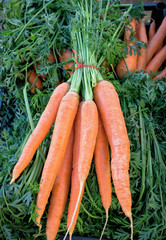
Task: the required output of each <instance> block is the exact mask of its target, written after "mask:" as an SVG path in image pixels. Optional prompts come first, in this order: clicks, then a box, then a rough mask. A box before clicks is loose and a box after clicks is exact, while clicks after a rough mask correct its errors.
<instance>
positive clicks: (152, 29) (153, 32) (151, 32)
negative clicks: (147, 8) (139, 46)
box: [148, 21, 156, 43]
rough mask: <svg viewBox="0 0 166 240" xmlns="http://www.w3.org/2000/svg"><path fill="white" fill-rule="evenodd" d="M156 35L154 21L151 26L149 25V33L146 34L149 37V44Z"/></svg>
mask: <svg viewBox="0 0 166 240" xmlns="http://www.w3.org/2000/svg"><path fill="white" fill-rule="evenodd" d="M155 33H156V23H155V21H153V22H152V23H151V24H150V27H149V32H148V35H149V43H150V42H151V40H152V38H153V37H154V35H155Z"/></svg>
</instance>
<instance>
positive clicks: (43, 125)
mask: <svg viewBox="0 0 166 240" xmlns="http://www.w3.org/2000/svg"><path fill="white" fill-rule="evenodd" d="M69 86H70V85H69V83H62V84H61V85H59V86H58V87H57V88H56V89H55V90H54V92H53V93H52V95H51V97H50V100H49V102H48V104H47V106H46V108H45V110H44V112H43V113H42V115H41V117H40V119H39V122H38V124H37V126H36V128H35V129H34V131H33V132H32V134H31V135H30V137H29V139H28V141H27V143H26V144H25V147H24V149H23V151H22V153H21V156H20V158H19V160H18V162H17V164H16V165H15V166H14V169H13V173H12V180H11V182H10V184H12V183H13V182H14V181H15V180H16V179H17V178H18V177H19V176H20V174H21V173H22V171H23V170H24V169H25V168H26V167H27V166H28V164H29V163H30V161H31V160H32V158H33V156H34V154H35V152H36V150H37V149H38V147H39V145H40V144H41V142H42V141H43V139H44V138H45V136H46V135H47V133H48V131H49V130H50V128H51V126H52V124H53V123H54V121H55V118H56V114H57V111H58V108H59V104H60V102H61V100H62V98H63V97H64V96H65V94H66V93H67V91H68V90H69Z"/></svg>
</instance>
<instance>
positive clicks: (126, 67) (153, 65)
mask: <svg viewBox="0 0 166 240" xmlns="http://www.w3.org/2000/svg"><path fill="white" fill-rule="evenodd" d="M155 28H156V24H155V21H154V20H153V21H152V23H151V24H150V27H149V32H148V34H147V32H146V27H145V24H144V22H143V21H136V20H135V18H132V21H131V22H130V23H129V24H128V25H126V27H125V33H124V41H129V43H127V45H128V49H129V47H130V45H131V46H133V45H134V44H135V42H133V41H131V42H130V36H131V33H135V35H136V39H137V40H138V41H142V42H144V43H145V44H146V46H145V47H144V48H141V49H140V55H137V54H134V52H133V50H132V54H129V53H128V54H127V56H126V58H124V59H121V61H120V62H119V63H118V65H117V66H116V73H117V75H118V77H119V78H123V77H124V76H125V74H126V73H127V72H128V71H129V72H134V71H136V70H137V71H141V70H144V71H145V72H147V73H148V74H150V75H151V74H154V73H156V72H157V71H159V69H160V67H161V66H162V64H163V62H164V61H165V60H166V46H163V41H164V38H165V37H166V17H165V18H164V19H163V21H162V23H161V25H160V27H159V28H158V30H157V31H156V30H155ZM156 78H166V68H164V69H163V70H162V72H161V73H160V74H158V75H156V76H155V77H154V78H153V79H156Z"/></svg>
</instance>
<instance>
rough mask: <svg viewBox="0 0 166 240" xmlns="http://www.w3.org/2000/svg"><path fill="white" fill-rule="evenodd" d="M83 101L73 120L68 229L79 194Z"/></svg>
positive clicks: (70, 233) (74, 223)
mask: <svg viewBox="0 0 166 240" xmlns="http://www.w3.org/2000/svg"><path fill="white" fill-rule="evenodd" d="M82 104H83V101H82V102H81V103H80V104H79V109H78V112H77V115H76V119H75V124H74V125H75V135H74V146H73V171H72V179H71V193H70V202H69V207H68V215H67V227H68V228H69V226H70V224H71V220H72V216H73V213H74V209H75V206H76V203H77V199H78V195H79V192H80V183H79V179H78V156H79V149H80V129H81V108H82ZM84 188H85V184H84V186H83V189H82V192H81V197H80V201H79V203H78V208H77V211H76V214H75V217H74V220H73V223H72V224H71V227H70V230H69V235H70V238H71V237H72V234H73V231H74V228H75V225H76V222H77V218H78V214H79V209H80V205H81V200H82V196H83V193H84Z"/></svg>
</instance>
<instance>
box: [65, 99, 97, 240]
mask: <svg viewBox="0 0 166 240" xmlns="http://www.w3.org/2000/svg"><path fill="white" fill-rule="evenodd" d="M97 131H98V112H97V107H96V104H95V102H94V101H93V100H88V101H84V102H83V104H82V107H81V129H80V144H79V154H78V179H79V183H80V191H79V194H78V197H77V202H76V205H75V209H74V213H73V216H72V219H71V222H70V225H69V227H68V231H67V233H66V235H65V237H64V239H65V238H66V236H67V234H68V232H69V231H70V229H71V227H72V224H73V222H74V221H75V220H74V219H75V216H76V213H77V211H78V206H79V204H80V199H81V197H82V191H83V188H84V184H85V181H86V178H87V176H88V173H89V170H90V166H91V162H92V158H93V153H94V149H95V143H96V137H97Z"/></svg>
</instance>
